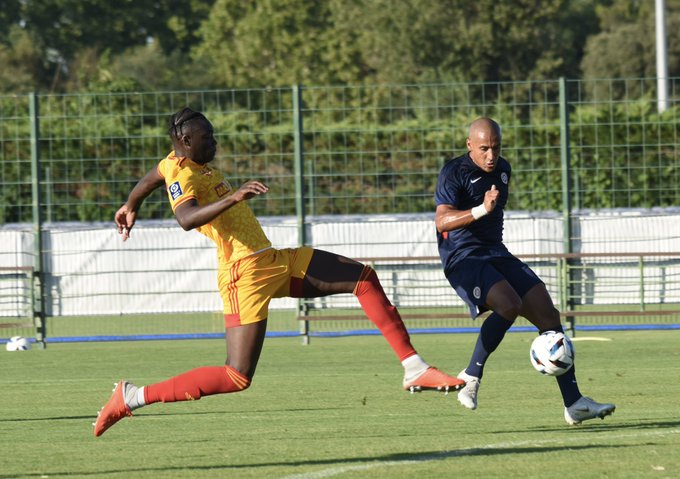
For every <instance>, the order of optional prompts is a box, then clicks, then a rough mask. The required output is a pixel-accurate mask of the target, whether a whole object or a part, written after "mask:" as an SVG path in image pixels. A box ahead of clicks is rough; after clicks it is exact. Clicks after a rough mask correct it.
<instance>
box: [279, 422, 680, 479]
mask: <svg viewBox="0 0 680 479" xmlns="http://www.w3.org/2000/svg"><path fill="white" fill-rule="evenodd" d="M679 433H680V429H668V430H665V431H646V432H637V433H634V434H616V435H607V436H602V437H599V439H600V440H604V439H629V438H630V439H640V438H642V437H654V436H666V435H671V434H679ZM583 440H584V438H583V437H574V438H571V439H567V440H564V441H561V442H562V443H573V442H581V441H583ZM544 444H550V445H551V446H556V445H558V444H559V443H555V441H554V440H550V439H546V440H543V441H514V442H513V441H510V442H499V443H496V444H486V445H484V446H480V447H473V448H468V449H456V450H453V451H442V452H440V453H437V454H423V455H421V456H418V455H414V456H413V457H411V458H409V459H403V460H392V461H367V462H363V463H360V462H358V463H356V464H348V465H346V466H336V467H330V468H327V469H321V470H319V471H314V472H304V473H301V474H291V475H289V476H284V477H283V478H281V479H324V478H326V477H333V476H337V475H339V474H344V473H346V472H354V471H365V470H368V469H375V468H376V467H391V466H404V465H409V464H421V463H424V462H430V461H440V460H442V459H448V458H451V457H461V456H470V455H473V454H479V453H480V452H482V451H484V450H486V449H507V448H512V447H522V446H541V445H544Z"/></svg>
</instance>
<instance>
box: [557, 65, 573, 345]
mask: <svg viewBox="0 0 680 479" xmlns="http://www.w3.org/2000/svg"><path fill="white" fill-rule="evenodd" d="M569 141H570V140H569V92H568V90H567V80H566V78H564V77H560V159H561V164H562V218H563V219H562V228H563V232H564V236H563V238H564V240H563V241H564V252H565V253H572V252H573V244H572V237H571V235H572V229H571V215H572V206H571V150H570V147H569ZM571 262H572V260H571V259H567V260H566V262H565V266H566V269H567V275H566V277H567V284H566V288H567V294H566V295H565V296H566V300H565V302H564V303H565V304H563V305H561V307H562V308H565V307H566V308H568V309H569V310H571V309H572V308H573V303H574V301H573V297H574V294H573V292H574V291H573V288H574V274H573V268H571ZM566 318H567V323H569V330H570V331H571V334H572V336H574V335H576V324H575V322H576V319H575V318H574V316H567V317H566Z"/></svg>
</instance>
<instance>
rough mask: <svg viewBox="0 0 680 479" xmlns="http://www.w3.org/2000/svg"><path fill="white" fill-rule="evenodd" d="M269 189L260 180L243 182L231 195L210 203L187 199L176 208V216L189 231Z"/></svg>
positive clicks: (180, 223)
mask: <svg viewBox="0 0 680 479" xmlns="http://www.w3.org/2000/svg"><path fill="white" fill-rule="evenodd" d="M267 191H269V188H268V187H267V185H265V184H264V183H262V182H260V181H256V180H251V181H248V182H246V183H244V184H243V186H241V187H240V188H239V189H238V190H236V191H235V192H234V193H232V194H231V195H229V196H225V197H224V198H222V199H220V200H218V201H215V202H214V203H210V204H207V205H199V204H198V202H197V201H196V200H195V199H191V200H188V201H185V202H184V203H182V204H181V205H179V206H178V207H177V208H176V209H175V217H176V218H177V222H178V223H179V225H180V226H181V227H182V228H183V229H184V230H185V231H189V230H192V229H194V228H198V227H200V226H203V225H205V224H208V223H210V222H211V221H212V220H214V219H215V218H217V217H218V216H219V215H220V214H221V213H223V212H224V211H226V210H228V209H229V208H231V207H232V206H234V205H236V204H237V203H240V202H241V201H245V200H249V199H250V198H252V197H253V196H257V195H261V194H264V193H266V192H267Z"/></svg>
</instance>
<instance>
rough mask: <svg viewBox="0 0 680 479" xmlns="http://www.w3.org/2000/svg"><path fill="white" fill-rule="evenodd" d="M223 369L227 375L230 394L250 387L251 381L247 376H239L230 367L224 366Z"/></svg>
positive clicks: (238, 373) (239, 374)
mask: <svg viewBox="0 0 680 479" xmlns="http://www.w3.org/2000/svg"><path fill="white" fill-rule="evenodd" d="M224 369H225V371H226V373H227V380H228V383H229V389H230V392H236V391H244V390H246V389H248V388H249V387H250V385H251V383H252V379H251V378H250V377H249V376H246V375H245V374H241V373H240V372H238V371H237V370H236V369H234V368H233V367H231V366H225V367H224Z"/></svg>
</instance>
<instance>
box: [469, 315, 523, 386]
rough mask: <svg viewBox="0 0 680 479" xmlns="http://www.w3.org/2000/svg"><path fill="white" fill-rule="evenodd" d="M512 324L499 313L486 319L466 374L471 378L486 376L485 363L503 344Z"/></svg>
mask: <svg viewBox="0 0 680 479" xmlns="http://www.w3.org/2000/svg"><path fill="white" fill-rule="evenodd" d="M512 323H513V322H512V321H508V320H507V319H505V318H504V317H503V316H501V315H500V314H498V313H491V315H489V317H488V318H486V320H485V321H484V324H482V327H481V329H480V330H479V337H478V338H477V344H475V350H474V351H473V352H472V357H471V358H470V364H468V367H467V368H466V369H465V372H467V373H468V374H469V375H470V376H475V377H478V378H479V379H482V376H483V374H484V363H485V362H486V360H487V359H488V357H489V356H490V355H491V353H493V352H494V351H495V350H496V348H497V347H498V345H499V344H501V341H502V340H503V337H504V336H505V333H506V331H507V330H508V329H510V326H512Z"/></svg>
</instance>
